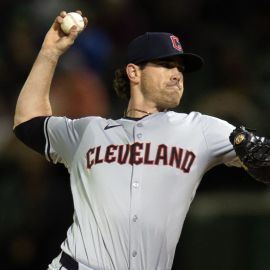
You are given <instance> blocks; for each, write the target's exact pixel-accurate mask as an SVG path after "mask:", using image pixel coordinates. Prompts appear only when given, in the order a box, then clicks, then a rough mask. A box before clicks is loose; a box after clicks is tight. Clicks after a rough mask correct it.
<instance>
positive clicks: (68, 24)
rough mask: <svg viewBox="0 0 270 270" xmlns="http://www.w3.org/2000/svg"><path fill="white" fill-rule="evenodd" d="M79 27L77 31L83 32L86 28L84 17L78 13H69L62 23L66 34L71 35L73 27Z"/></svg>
mask: <svg viewBox="0 0 270 270" xmlns="http://www.w3.org/2000/svg"><path fill="white" fill-rule="evenodd" d="M74 25H75V26H76V27H77V30H78V31H79V32H81V31H82V30H83V28H84V20H83V17H82V16H81V15H80V14H79V13H77V12H69V13H68V14H67V15H66V16H65V17H64V19H63V22H62V23H61V29H62V30H63V32H64V33H65V34H69V33H70V29H71V28H72V27H73V26H74Z"/></svg>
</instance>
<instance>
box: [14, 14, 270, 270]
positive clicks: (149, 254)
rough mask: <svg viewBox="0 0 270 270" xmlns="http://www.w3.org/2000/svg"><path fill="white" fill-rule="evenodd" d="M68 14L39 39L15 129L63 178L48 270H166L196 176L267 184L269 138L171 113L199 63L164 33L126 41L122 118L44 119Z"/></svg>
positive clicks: (71, 37)
mask: <svg viewBox="0 0 270 270" xmlns="http://www.w3.org/2000/svg"><path fill="white" fill-rule="evenodd" d="M66 14H67V13H66V12H61V13H60V15H59V16H58V17H57V18H56V19H55V21H54V23H53V25H52V27H51V28H50V30H49V31H48V33H47V35H46V37H45V39H44V42H43V45H42V47H41V49H40V52H39V54H38V56H37V59H36V61H35V63H34V65H33V67H32V70H31V72H30V74H29V76H28V78H27V80H26V82H25V84H24V86H23V88H22V90H21V93H20V95H19V97H18V101H17V106H16V112H15V123H14V132H15V134H16V135H17V137H18V138H19V139H20V140H22V141H23V142H24V143H25V144H26V145H28V146H29V147H31V148H32V149H34V150H36V151H38V152H39V153H41V154H43V155H45V157H46V159H47V160H48V161H50V162H53V163H63V164H64V165H65V166H66V168H67V170H68V171H69V174H70V182H71V190H72V195H73V200H74V222H73V224H72V225H71V226H70V228H69V230H68V232H67V237H66V239H65V241H64V242H63V243H62V245H61V252H60V254H59V256H58V257H57V258H55V259H54V260H53V261H52V263H51V264H50V265H49V268H48V269H50V270H58V269H62V270H64V269H67V270H78V269H79V270H127V269H129V270H165V269H166V270H169V269H171V267H172V264H173V258H174V253H175V249H176V245H177V242H178V240H179V237H180V233H181V229H182V225H183V222H184V219H185V217H186V214H187V211H188V209H189V206H190V203H191V201H192V200H193V197H194V195H195V192H196V189H197V187H198V185H199V183H200V181H201V179H202V177H203V175H204V173H205V172H206V171H208V170H209V169H211V168H212V167H213V166H215V165H218V164H221V163H225V164H227V165H236V166H241V165H242V166H244V168H245V169H246V170H247V171H248V172H249V173H250V174H251V175H252V176H253V177H254V178H255V179H257V180H260V181H264V182H269V181H270V176H269V159H270V158H269V140H267V139H265V138H261V137H257V136H255V135H254V134H253V133H252V132H250V131H248V130H247V129H245V128H244V127H238V128H235V127H234V126H232V125H231V124H229V123H227V122H226V121H223V120H220V119H217V118H214V117H211V116H207V115H202V114H200V113H198V112H191V113H189V114H184V113H176V112H173V111H171V109H172V108H174V107H176V106H177V105H178V104H179V102H180V99H181V97H182V94H183V90H184V87H183V80H184V74H185V73H186V72H193V71H196V70H198V69H200V68H201V67H202V65H203V60H202V58H201V57H200V56H198V55H195V54H190V53H184V52H183V49H182V47H181V44H180V42H179V39H178V37H176V36H175V35H173V34H170V33H160V32H148V33H145V34H143V35H141V36H139V37H137V38H135V39H134V40H133V41H131V43H130V44H129V47H128V53H127V63H126V66H125V68H124V69H119V70H117V72H116V76H115V80H114V87H115V90H116V91H117V93H118V94H119V96H122V97H127V98H128V106H127V110H126V113H125V115H124V116H122V117H121V118H119V119H117V120H113V119H104V118H101V117H84V118H80V119H75V120H71V119H68V118H66V117H55V116H52V110H51V106H50V102H49V91H50V85H51V81H52V78H53V74H54V70H55V68H56V66H57V61H58V59H59V57H60V56H61V55H62V54H63V53H64V52H65V51H66V50H67V49H68V48H69V47H70V46H71V45H72V44H73V42H74V41H75V39H76V37H77V35H78V31H77V29H76V27H73V28H72V31H71V32H70V34H68V35H64V34H63V32H62V31H61V28H60V24H61V22H62V21H63V18H64V17H65V16H66ZM84 20H85V23H87V19H86V18H84ZM74 106H79V104H74Z"/></svg>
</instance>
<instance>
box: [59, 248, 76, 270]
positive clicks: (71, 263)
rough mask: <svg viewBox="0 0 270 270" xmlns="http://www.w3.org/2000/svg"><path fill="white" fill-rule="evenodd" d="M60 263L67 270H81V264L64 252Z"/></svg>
mask: <svg viewBox="0 0 270 270" xmlns="http://www.w3.org/2000/svg"><path fill="white" fill-rule="evenodd" d="M60 263H61V264H62V265H63V266H64V267H65V268H66V269H67V270H79V264H78V262H76V261H75V260H74V259H73V258H72V257H70V256H69V255H68V254H66V253H65V252H62V254H61V258H60Z"/></svg>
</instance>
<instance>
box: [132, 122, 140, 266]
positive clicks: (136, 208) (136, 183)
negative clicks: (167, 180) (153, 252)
mask: <svg viewBox="0 0 270 270" xmlns="http://www.w3.org/2000/svg"><path fill="white" fill-rule="evenodd" d="M142 127H143V125H142V123H137V124H136V125H135V126H134V128H133V138H134V143H136V142H138V143H140V142H142V140H143V130H142ZM132 166H133V173H132V179H131V205H130V206H131V209H130V210H131V211H130V255H129V257H130V270H135V269H138V266H139V265H138V264H139V261H140V260H141V259H140V258H139V256H140V254H141V252H140V251H139V244H138V239H139V231H140V208H141V184H142V180H143V179H142V167H143V165H142V164H139V165H136V164H133V165H132Z"/></svg>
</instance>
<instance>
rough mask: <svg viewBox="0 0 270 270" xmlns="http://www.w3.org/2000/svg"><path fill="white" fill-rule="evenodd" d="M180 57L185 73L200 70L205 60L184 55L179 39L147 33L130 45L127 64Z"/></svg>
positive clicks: (161, 34)
mask: <svg viewBox="0 0 270 270" xmlns="http://www.w3.org/2000/svg"><path fill="white" fill-rule="evenodd" d="M174 56H177V57H178V56H179V59H181V60H182V63H183V66H184V72H193V71H196V70H199V69H200V68H201V67H202V65H203V63H204V60H203V59H202V57H200V56H199V55H197V54H193V53H184V51H183V49H182V46H181V44H180V41H179V38H178V37H177V36H175V35H173V34H170V33H165V32H146V33H145V34H143V35H141V36H138V37H137V38H135V39H134V40H132V41H131V42H130V43H129V45H128V55H127V64H128V63H134V64H140V63H144V62H150V61H151V60H157V59H163V58H170V57H174Z"/></svg>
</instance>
